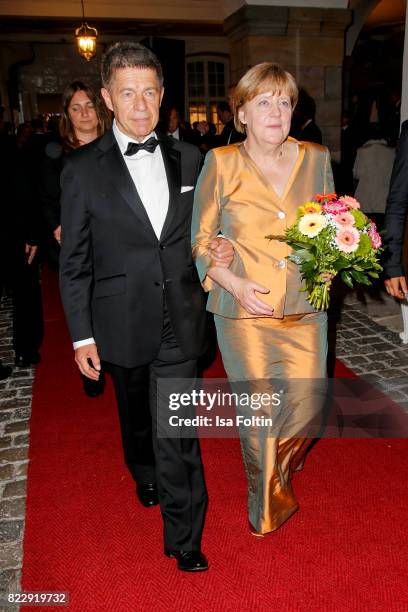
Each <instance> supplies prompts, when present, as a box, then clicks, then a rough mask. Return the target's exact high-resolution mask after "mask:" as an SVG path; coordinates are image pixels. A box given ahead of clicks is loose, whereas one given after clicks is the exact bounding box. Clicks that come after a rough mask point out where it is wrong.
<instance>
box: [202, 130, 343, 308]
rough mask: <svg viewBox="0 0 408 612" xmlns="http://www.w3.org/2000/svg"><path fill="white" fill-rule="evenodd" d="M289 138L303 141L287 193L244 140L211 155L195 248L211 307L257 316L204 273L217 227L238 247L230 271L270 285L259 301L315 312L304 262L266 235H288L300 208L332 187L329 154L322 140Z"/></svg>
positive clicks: (274, 306) (209, 262) (207, 167)
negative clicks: (304, 283) (277, 189)
mask: <svg viewBox="0 0 408 612" xmlns="http://www.w3.org/2000/svg"><path fill="white" fill-rule="evenodd" d="M289 140H291V141H292V142H296V143H297V145H298V149H299V151H298V158H297V162H296V164H295V167H294V169H293V172H292V175H291V176H290V178H289V181H288V183H287V186H286V190H285V193H284V194H283V195H282V197H278V195H277V194H275V193H274V191H273V189H272V187H271V186H270V184H269V183H268V181H267V180H266V178H265V177H264V175H263V174H262V172H261V171H260V170H259V169H258V167H257V165H256V164H255V163H254V162H253V161H252V159H251V158H250V157H249V155H248V153H247V152H246V149H245V147H244V145H243V143H237V144H232V145H228V146H226V147H220V148H217V149H213V150H212V151H209V152H208V153H207V155H206V158H205V164H204V167H203V170H202V172H201V174H200V178H199V180H198V184H197V188H196V191H195V197H194V209H193V221H192V246H193V256H194V258H195V261H196V266H197V269H198V273H199V276H200V280H201V282H202V283H203V286H204V289H205V290H206V291H209V290H210V295H209V298H208V304H207V310H209V311H210V312H213V313H215V314H219V315H222V316H224V317H232V318H237V319H239V318H248V317H250V316H251V315H249V314H248V313H247V312H246V310H244V309H243V308H241V306H240V305H239V304H238V302H236V300H235V299H234V298H233V296H232V295H231V294H230V293H229V292H228V291H226V290H225V289H222V288H221V287H220V286H219V285H217V284H216V283H214V282H213V281H211V279H209V278H206V274H207V270H208V268H209V266H210V265H211V257H210V255H209V245H210V243H211V241H212V240H213V238H215V237H216V236H217V235H218V234H219V232H222V234H223V235H224V236H225V237H226V238H228V239H229V240H230V241H231V243H232V245H233V247H234V249H235V255H234V260H233V262H232V264H231V271H232V272H234V273H235V274H236V275H237V276H240V277H243V278H248V279H250V280H253V281H256V282H258V283H260V284H261V285H264V286H265V287H268V288H269V289H270V293H269V294H267V295H262V296H261V299H262V300H263V301H264V302H266V303H267V304H269V305H270V306H272V307H273V308H274V315H273V316H274V318H282V317H283V316H284V315H287V314H302V313H305V312H313V311H314V309H313V307H312V306H311V305H310V304H309V302H307V301H306V299H305V297H304V293H301V292H299V291H298V290H299V288H300V287H301V280H300V274H299V270H298V266H297V265H296V264H293V263H291V262H288V261H287V260H286V259H285V257H286V256H287V255H288V254H289V252H290V248H289V247H288V246H287V245H286V244H284V243H282V242H279V241H277V240H272V241H269V240H266V238H265V236H266V235H268V234H276V235H281V234H283V233H284V231H285V228H286V227H288V226H290V225H292V223H294V221H295V220H296V211H297V208H298V207H299V206H301V205H302V204H304V203H305V202H308V201H309V200H310V199H311V198H313V196H315V195H316V194H317V193H330V192H331V191H333V177H332V171H331V164H330V155H329V152H328V150H327V149H326V147H323V146H321V145H317V144H312V143H309V142H298V141H296V140H294V139H293V138H290V139H289ZM283 266H284V267H283Z"/></svg>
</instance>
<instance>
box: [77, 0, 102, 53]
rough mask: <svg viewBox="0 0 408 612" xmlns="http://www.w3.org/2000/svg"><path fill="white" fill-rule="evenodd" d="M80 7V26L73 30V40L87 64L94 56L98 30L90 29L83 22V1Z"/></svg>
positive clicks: (82, 0)
mask: <svg viewBox="0 0 408 612" xmlns="http://www.w3.org/2000/svg"><path fill="white" fill-rule="evenodd" d="M81 5H82V24H81V25H80V26H79V28H77V29H76V30H75V38H76V41H77V48H78V53H79V55H82V57H84V58H85V59H86V61H87V62H89V60H91V59H92V58H93V57H95V55H96V37H97V36H98V30H97V29H96V28H92V27H90V26H89V25H88V24H87V23H86V21H85V11H84V0H81Z"/></svg>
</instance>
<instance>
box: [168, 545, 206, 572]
mask: <svg viewBox="0 0 408 612" xmlns="http://www.w3.org/2000/svg"><path fill="white" fill-rule="evenodd" d="M164 554H165V555H166V556H167V557H174V559H177V567H178V569H179V570H181V571H182V572H206V571H207V570H208V561H207V559H206V557H205V555H203V553H202V552H201V550H167V549H166V548H165V549H164Z"/></svg>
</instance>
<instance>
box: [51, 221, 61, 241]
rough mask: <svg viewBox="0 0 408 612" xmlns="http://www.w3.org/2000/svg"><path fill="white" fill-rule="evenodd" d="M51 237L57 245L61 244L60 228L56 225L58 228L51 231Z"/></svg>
mask: <svg viewBox="0 0 408 612" xmlns="http://www.w3.org/2000/svg"><path fill="white" fill-rule="evenodd" d="M53 235H54V238H55V240H56V241H57V242H58V244H61V226H60V225H58V227H56V228H55V230H54V231H53Z"/></svg>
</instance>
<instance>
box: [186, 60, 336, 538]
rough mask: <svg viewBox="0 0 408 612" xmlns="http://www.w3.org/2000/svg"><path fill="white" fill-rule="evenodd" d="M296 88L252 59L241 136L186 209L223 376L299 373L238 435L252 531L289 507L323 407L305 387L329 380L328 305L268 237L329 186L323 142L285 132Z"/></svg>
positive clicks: (264, 379) (239, 115)
mask: <svg viewBox="0 0 408 612" xmlns="http://www.w3.org/2000/svg"><path fill="white" fill-rule="evenodd" d="M297 96H298V90H297V86H296V83H295V80H294V79H293V77H292V76H291V75H290V74H289V73H287V72H285V71H284V70H283V69H282V68H281V67H280V66H279V65H277V64H274V63H270V62H264V63H262V64H258V65H257V66H254V67H253V68H251V69H250V70H249V71H248V72H247V73H246V74H245V75H244V76H243V77H242V79H241V80H240V82H239V83H238V86H237V89H236V93H235V100H236V109H235V126H236V128H237V129H238V130H239V131H240V132H245V133H246V140H245V141H244V142H242V143H237V144H233V145H228V146H226V147H221V148H218V149H213V150H212V151H210V152H209V153H208V154H207V157H206V160H205V165H204V168H203V170H202V173H201V176H200V179H199V183H198V186H197V189H196V196H195V203H194V212H193V224H192V243H193V253H194V257H195V261H196V265H197V268H198V271H199V275H200V279H201V282H202V283H203V286H204V289H205V290H206V291H209V298H208V305H207V309H208V310H209V311H211V312H213V313H214V319H215V324H216V329H217V337H218V343H219V346H220V350H221V354H222V359H223V362H224V366H225V369H226V372H227V374H228V378H229V380H230V381H231V382H232V384H234V381H242V380H244V381H248V384H249V385H250V388H251V389H257V390H259V389H261V390H262V391H265V389H266V388H268V385H269V386H270V389H271V390H273V389H274V387H273V384H272V380H273V379H275V380H276V379H281V380H286V381H291V380H292V381H293V379H297V381H296V383H297V384H293V388H292V391H291V393H290V406H288V407H287V412H286V413H285V414H283V412H282V411H280V412H279V413H276V414H275V415H274V413H273V408H270V409H269V413H270V416H272V417H274V416H276V417H277V418H276V419H275V421H276V424H275V425H274V427H272V429H271V430H270V431H269V432H268V433H266V434H265V431H264V429H263V428H261V427H255V426H253V427H250V428H246V430H245V431H240V437H241V448H242V453H243V459H244V465H245V469H246V474H247V478H248V510H249V522H250V526H251V531H252V532H253V533H254V535H263V534H265V533H268V532H271V531H274V530H275V529H277V528H278V527H280V525H281V524H282V523H283V522H284V521H285V520H286V519H288V518H289V517H290V516H291V515H292V514H293V513H294V512H295V511H296V510H297V508H298V505H297V501H296V498H295V496H294V493H293V490H292V485H291V477H292V473H293V471H294V470H296V469H300V467H301V466H302V464H303V460H304V456H305V453H306V451H307V449H308V447H309V445H310V442H311V439H310V438H308V437H307V435H305V433H304V432H305V431H306V430H307V426H308V424H310V423H311V422H312V421H313V419H314V417H315V416H316V413H317V412H318V409H319V408H320V409H321V407H322V400H321V398H320V399H319V398H318V397H317V396H316V394H315V393H314V392H313V389H312V387H313V385H311V384H308V383H311V381H312V380H315V381H316V380H322V379H323V380H324V379H325V377H326V356H327V318H326V313H324V312H316V311H315V310H314V309H313V307H312V306H311V305H310V304H309V303H308V302H307V301H306V299H305V293H303V292H301V291H299V290H300V289H301V288H302V282H301V278H300V274H299V270H298V267H297V266H296V264H293V263H291V262H289V261H288V260H287V259H286V256H287V255H288V254H289V252H290V249H289V247H288V246H287V245H286V244H285V243H282V242H279V241H278V240H271V241H269V240H267V239H266V238H265V236H266V235H269V234H273V235H282V234H283V233H284V231H285V228H286V227H288V226H289V225H291V224H292V223H293V222H294V221H295V219H296V211H297V208H298V207H299V206H300V205H302V204H304V203H306V202H308V201H309V200H311V199H312V198H313V197H314V196H315V194H317V193H330V192H332V191H333V178H332V172H331V165H330V155H329V152H328V150H327V149H326V148H325V147H323V146H321V145H316V144H312V143H308V142H298V141H296V140H295V139H293V138H291V137H289V136H288V134H289V129H290V123H291V118H292V112H293V109H294V107H295V105H296V102H297ZM219 232H222V234H223V235H224V236H225V237H226V238H228V239H229V240H230V241H231V242H232V244H233V246H234V249H235V256H234V260H233V262H232V264H231V266H230V267H229V268H219V267H217V268H215V267H213V266H212V264H211V257H210V252H209V245H210V243H211V241H212V240H213V239H214V237H216V236H217V235H218V234H219ZM300 379H302V380H300ZM257 381H258V383H259V384H257ZM291 384H292V383H291ZM271 385H272V386H271ZM275 390H276V388H275ZM248 412H251V409H249V410H248ZM267 412H268V411H267V410H266V411H265V409H264V411H263V413H262V414H263V415H264V416H266V415H267ZM258 414H259V412H258ZM282 423H283V424H284V426H282V427H281V424H282ZM261 430H262V431H261ZM299 432H302V433H299Z"/></svg>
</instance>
